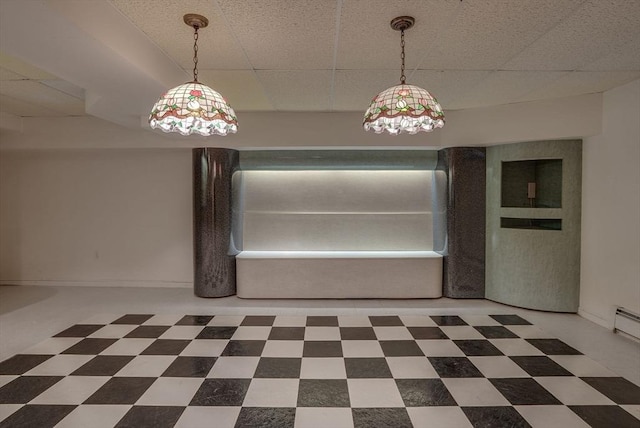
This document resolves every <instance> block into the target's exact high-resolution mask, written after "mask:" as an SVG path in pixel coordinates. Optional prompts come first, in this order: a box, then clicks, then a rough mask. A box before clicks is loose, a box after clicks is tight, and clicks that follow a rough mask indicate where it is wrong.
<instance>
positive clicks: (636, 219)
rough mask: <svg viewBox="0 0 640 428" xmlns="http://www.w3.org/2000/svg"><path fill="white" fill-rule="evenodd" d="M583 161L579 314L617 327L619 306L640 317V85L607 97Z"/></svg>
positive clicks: (631, 84) (614, 91)
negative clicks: (600, 123) (600, 124)
mask: <svg viewBox="0 0 640 428" xmlns="http://www.w3.org/2000/svg"><path fill="white" fill-rule="evenodd" d="M582 162H583V163H582V165H583V166H582V168H583V181H582V272H581V277H582V280H581V288H580V311H579V313H580V314H581V315H582V316H584V317H585V318H588V319H590V320H592V321H594V322H597V323H599V324H601V325H603V326H607V327H613V319H614V312H615V308H616V307H618V306H622V307H625V308H627V309H629V310H631V311H633V312H636V313H640V167H639V165H640V80H636V81H635V82H631V83H629V84H627V85H624V86H622V87H619V88H616V89H613V90H611V91H608V92H606V93H605V94H604V114H603V130H602V134H600V135H598V136H595V137H590V138H585V139H584V146H583V157H582Z"/></svg>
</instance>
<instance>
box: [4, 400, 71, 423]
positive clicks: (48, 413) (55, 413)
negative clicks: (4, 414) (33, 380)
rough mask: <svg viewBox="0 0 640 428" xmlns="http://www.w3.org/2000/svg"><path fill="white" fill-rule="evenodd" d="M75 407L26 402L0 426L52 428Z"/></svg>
mask: <svg viewBox="0 0 640 428" xmlns="http://www.w3.org/2000/svg"><path fill="white" fill-rule="evenodd" d="M75 408H76V406H63V405H32V404H27V405H26V406H24V407H22V408H20V409H18V410H17V411H16V412H15V413H13V414H12V415H11V416H9V417H8V418H7V419H5V420H3V421H2V422H0V428H35V427H37V428H52V427H54V426H55V425H56V424H57V423H58V422H60V421H61V420H62V419H64V417H65V416H67V415H68V414H69V413H71V412H72V411H73V409H75Z"/></svg>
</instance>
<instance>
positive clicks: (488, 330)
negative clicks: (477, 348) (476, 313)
mask: <svg viewBox="0 0 640 428" xmlns="http://www.w3.org/2000/svg"><path fill="white" fill-rule="evenodd" d="M474 328H475V329H476V330H478V331H479V332H480V334H481V335H483V336H484V337H486V338H487V339H513V338H518V335H517V334H515V333H514V332H512V331H511V330H509V329H507V328H506V327H502V326H493V325H490V326H489V325H479V326H475V327H474Z"/></svg>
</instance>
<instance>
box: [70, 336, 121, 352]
mask: <svg viewBox="0 0 640 428" xmlns="http://www.w3.org/2000/svg"><path fill="white" fill-rule="evenodd" d="M117 341H118V339H92V338H86V339H82V340H81V341H80V342H78V343H76V344H75V345H73V346H71V347H69V348H67V349H66V350H64V351H63V352H62V353H63V354H76V355H98V354H99V353H100V352H102V351H104V350H105V349H107V348H108V347H109V346H111V345H113V344H114V343H116V342H117Z"/></svg>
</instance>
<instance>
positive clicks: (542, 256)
mask: <svg viewBox="0 0 640 428" xmlns="http://www.w3.org/2000/svg"><path fill="white" fill-rule="evenodd" d="M581 156H582V142H581V141H580V140H567V141H538V142H527V143H518V144H508V145H502V146H493V147H489V148H487V219H486V222H487V260H486V270H487V272H486V281H487V282H486V297H487V298H488V299H491V300H495V301H497V302H501V303H507V304H510V305H515V306H520V307H525V308H531V309H540V310H546V311H558V312H575V311H577V309H578V296H579V289H580V214H581V208H580V204H581V196H580V195H581ZM533 159H562V204H561V208H528V207H521V208H516V207H501V201H500V193H501V177H502V162H508V161H518V160H533ZM523 192H526V188H523ZM501 217H510V218H526V219H528V218H532V219H536V218H538V219H539V218H543V219H544V218H547V219H553V218H555V219H562V230H541V229H511V228H501V227H500V218H501Z"/></svg>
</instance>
